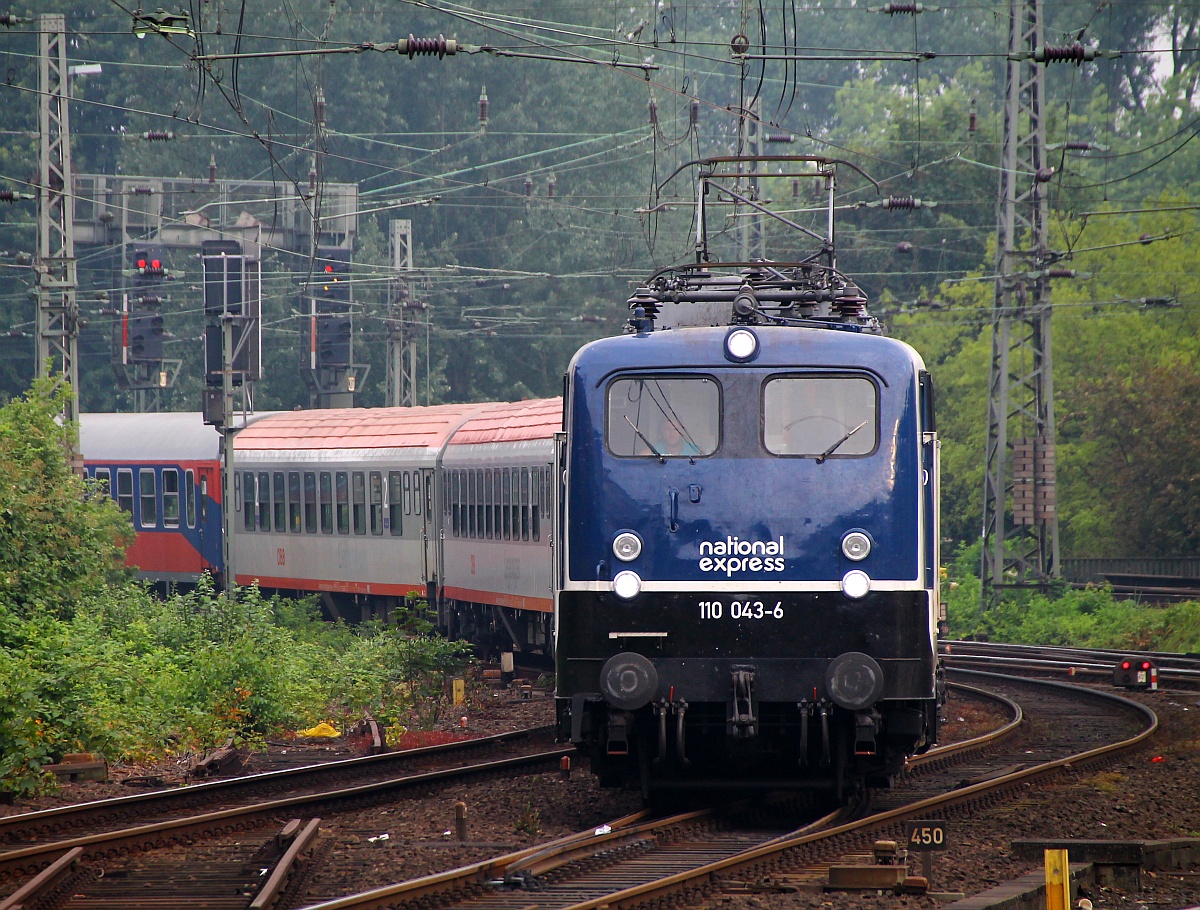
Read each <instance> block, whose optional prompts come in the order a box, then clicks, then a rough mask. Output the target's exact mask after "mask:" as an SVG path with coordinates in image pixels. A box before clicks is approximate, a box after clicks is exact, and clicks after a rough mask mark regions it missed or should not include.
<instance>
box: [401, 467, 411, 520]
mask: <svg viewBox="0 0 1200 910" xmlns="http://www.w3.org/2000/svg"><path fill="white" fill-rule="evenodd" d="M400 484H401V486H402V487H403V490H404V494H403V497H402V498H403V501H404V514H405V515H411V514H412V475H411V474H409V473H408V471H404V472H403V473H402V474H401V475H400Z"/></svg>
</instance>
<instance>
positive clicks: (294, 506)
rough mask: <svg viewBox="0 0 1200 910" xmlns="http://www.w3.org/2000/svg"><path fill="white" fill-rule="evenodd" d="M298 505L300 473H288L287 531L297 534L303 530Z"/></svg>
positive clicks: (299, 504)
mask: <svg viewBox="0 0 1200 910" xmlns="http://www.w3.org/2000/svg"><path fill="white" fill-rule="evenodd" d="M302 515H303V513H302V512H301V503H300V472H299V471H288V530H289V531H291V532H292V533H293V534H299V533H300V531H301V530H302V528H303V522H302Z"/></svg>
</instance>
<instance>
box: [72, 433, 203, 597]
mask: <svg viewBox="0 0 1200 910" xmlns="http://www.w3.org/2000/svg"><path fill="white" fill-rule="evenodd" d="M79 446H80V451H81V452H82V454H83V460H84V467H85V468H86V470H87V473H88V476H89V477H92V478H95V479H96V480H98V481H100V482H101V483H102V484H103V485H104V486H105V487H106V488H107V489H108V491H109V495H110V496H112V498H113V499H115V500H116V501H117V503H118V504H119V505H120V506H121V508H122V509H124V510H125V511H126V512H128V513H129V515H130V519H131V520H132V522H133V527H134V531H135V532H136V535H135V539H134V543H133V545H132V546H131V547H130V548H129V550H128V551H127V552H126V557H125V561H126V563H127V564H128V565H130V566H133V567H136V568H137V570H138V576H139V577H140V578H144V579H146V580H148V581H155V582H171V583H176V582H183V583H191V582H195V581H197V580H198V579H199V578H200V576H201V575H202V574H203V573H205V572H217V573H219V572H220V571H221V501H222V497H221V465H220V451H221V437H220V434H219V433H217V431H216V430H214V429H213V428H212V427H210V426H206V425H205V424H204V419H203V416H202V415H201V414H199V413H160V414H82V415H80V418H79Z"/></svg>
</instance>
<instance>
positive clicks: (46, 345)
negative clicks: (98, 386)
mask: <svg viewBox="0 0 1200 910" xmlns="http://www.w3.org/2000/svg"><path fill="white" fill-rule="evenodd" d="M38 45H39V60H38V97H39V99H40V100H39V114H38V237H37V243H38V246H37V260H36V262H35V263H34V270H35V271H36V273H37V305H38V315H37V375H38V376H45V375H46V374H47V372H48V371H49V372H50V373H51V374H52V375H57V376H60V377H62V378H63V379H65V380H66V381H67V382H69V383H70V384H71V389H72V392H73V393H74V395H75V396H76V397H75V398H74V399H73V400H72V401H71V402H70V403H69V404H68V405H67V409H66V413H65V414H64V415H63V416H64V417H65V418H66V419H67V420H69V421H74V420H76V419H77V417H78V414H79V406H78V403H77V402H78V397H77V396H78V395H79V357H78V347H79V308H78V304H77V303H76V300H75V290H76V287H77V286H78V283H77V280H76V274H75V242H74V233H73V230H74V228H73V221H74V212H75V204H74V197H73V195H72V184H71V127H70V118H69V116H68V111H67V23H66V18H65V17H64V16H61V15H43V16H39V17H38Z"/></svg>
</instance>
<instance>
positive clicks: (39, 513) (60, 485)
mask: <svg viewBox="0 0 1200 910" xmlns="http://www.w3.org/2000/svg"><path fill="white" fill-rule="evenodd" d="M70 395H71V391H70V389H69V388H67V387H66V386H65V385H60V386H59V387H58V388H57V389H55V387H54V382H53V380H51V379H48V378H47V379H39V380H35V382H34V383H33V386H32V387H31V388H30V390H29V391H28V392H27V393H26V394H25V395H24V396H22V397H21V398H18V399H15V400H13V401H10V402H9V403H8V404H6V405H4V406H3V407H2V408H0V619H3V618H5V617H6V616H11V615H27V614H29V613H30V612H33V611H37V610H42V609H44V610H48V611H51V612H53V613H56V614H69V613H70V612H71V611H72V609H73V608H74V605H75V603H76V602H77V601H78V599H79V598H80V597H82V596H83V595H85V594H89V593H94V592H97V591H99V590H100V589H102V588H103V586H104V584H105V583H106V582H107V581H108V580H110V579H112V578H114V577H116V576H118V575H120V574H121V572H122V566H123V562H124V555H125V547H126V546H128V545H129V543H131V542H132V539H133V532H132V527H131V525H130V523H129V519H128V517H127V516H126V515H125V514H124V513H123V512H122V511H121V510H120V509H119V508H117V505H116V503H115V502H113V500H112V499H111V498H110V497H109V496H108V495H101V494H100V491H99V490H97V489H94V488H93V487H92V486H90V485H89V483H88V482H87V481H85V480H84V479H83V478H82V477H80V476H79V475H77V474H75V473H74V472H73V471H72V469H71V459H70V454H69V453H70V452H72V451H74V450H75V448H76V443H77V440H76V438H75V429H74V427H72V426H70V425H67V424H64V423H63V422H62V421H61V420H60V419H59V415H60V414H61V413H62V410H63V407H64V406H65V405H66V403H67V401H68V396H70ZM4 639H5V634H4V629H3V627H0V641H3V640H4Z"/></svg>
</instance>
